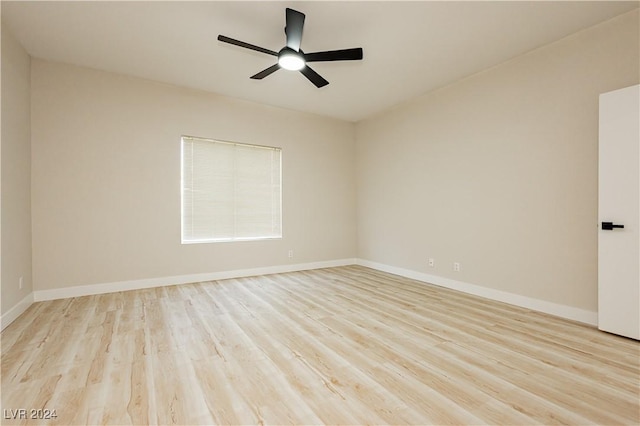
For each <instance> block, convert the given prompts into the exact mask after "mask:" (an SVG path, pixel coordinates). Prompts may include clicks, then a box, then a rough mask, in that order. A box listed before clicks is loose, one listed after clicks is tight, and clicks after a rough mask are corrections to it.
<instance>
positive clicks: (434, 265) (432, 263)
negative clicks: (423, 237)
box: [429, 257, 436, 268]
mask: <svg viewBox="0 0 640 426" xmlns="http://www.w3.org/2000/svg"><path fill="white" fill-rule="evenodd" d="M429 267H430V268H435V267H436V260H435V259H434V258H433V257H430V258H429Z"/></svg>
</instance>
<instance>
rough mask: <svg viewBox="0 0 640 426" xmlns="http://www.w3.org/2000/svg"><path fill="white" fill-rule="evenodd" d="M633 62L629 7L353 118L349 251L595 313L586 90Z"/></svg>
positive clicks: (631, 77)
mask: <svg viewBox="0 0 640 426" xmlns="http://www.w3.org/2000/svg"><path fill="white" fill-rule="evenodd" d="M639 63H640V58H639V43H638V11H637V10H636V11H634V12H632V13H629V14H626V15H623V16H621V17H618V18H615V19H613V20H611V21H608V22H605V23H603V24H600V25H598V26H596V27H592V28H590V29H587V30H585V31H582V32H579V33H577V34H574V35H572V36H570V37H567V38H565V39H563V40H560V41H558V42H556V43H553V44H550V45H547V46H545V47H542V48H540V49H537V50H534V51H532V52H529V53H528V54H526V55H523V56H520V57H518V58H516V59H514V60H512V61H509V62H507V63H504V64H502V65H499V66H496V67H494V68H492V69H489V70H487V71H484V72H482V73H479V74H476V75H474V76H472V77H469V78H467V79H465V80H462V81H460V82H458V83H455V84H453V85H451V86H448V87H446V88H443V89H441V90H438V91H436V92H433V93H430V94H427V95H425V96H422V97H419V98H418V99H416V100H414V101H412V102H410V103H408V104H403V105H401V106H399V107H397V108H395V109H394V110H392V111H389V112H387V113H385V114H381V115H379V116H377V117H374V118H372V119H369V120H366V121H364V122H361V123H359V124H358V125H357V128H356V135H357V136H356V139H357V154H356V158H357V191H358V256H359V257H360V258H363V259H366V260H369V261H373V262H379V263H382V264H386V265H390V266H394V267H398V268H405V269H409V270H413V271H418V272H422V273H428V274H432V275H437V276H441V277H444V278H449V279H454V280H458V281H462V282H465V283H470V284H475V285H479V286H484V287H489V288H492V289H496V290H501V291H506V292H510V293H515V294H517V295H522V296H526V297H530V298H535V299H539V300H543V301H548V302H554V303H558V304H563V305H568V306H571V307H576V308H581V309H586V310H589V311H596V310H597V226H598V224H597V206H598V204H597V201H598V188H597V183H598V168H597V166H598V161H597V155H598V95H599V94H600V93H603V92H607V91H610V90H613V89H617V88H621V87H626V86H630V85H633V84H636V83H638V80H639ZM429 257H432V258H435V260H436V267H435V268H429V267H428V265H427V259H428V258H429ZM454 261H458V262H461V264H462V271H461V272H455V273H454V272H453V271H452V263H453V262H454Z"/></svg>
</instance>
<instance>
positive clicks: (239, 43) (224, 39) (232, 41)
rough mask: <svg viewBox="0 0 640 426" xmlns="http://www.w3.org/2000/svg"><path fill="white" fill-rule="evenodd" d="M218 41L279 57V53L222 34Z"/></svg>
mask: <svg viewBox="0 0 640 426" xmlns="http://www.w3.org/2000/svg"><path fill="white" fill-rule="evenodd" d="M218 40H219V41H222V42H224V43H229V44H234V45H236V46H240V47H244V48H246V49H251V50H255V51H257V52H262V53H266V54H267V55H272V56H278V53H277V52H274V51H273V50H269V49H265V48H264V47H260V46H256V45H253V44H249V43H245V42H244V41H240V40H236V39H234V38H231V37H227V36H223V35H222V34H220V35H219V36H218Z"/></svg>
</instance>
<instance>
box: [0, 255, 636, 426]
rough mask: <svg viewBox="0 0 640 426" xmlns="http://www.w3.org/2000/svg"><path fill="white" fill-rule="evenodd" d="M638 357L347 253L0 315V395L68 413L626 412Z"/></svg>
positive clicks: (632, 406) (604, 338) (347, 418)
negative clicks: (344, 257) (333, 261)
mask: <svg viewBox="0 0 640 426" xmlns="http://www.w3.org/2000/svg"><path fill="white" fill-rule="evenodd" d="M639 358H640V344H639V343H638V342H636V341H633V340H629V339H625V338H621V337H617V336H613V335H609V334H606V333H602V332H599V331H598V330H595V329H593V328H591V327H587V326H583V325H580V324H577V323H573V322H569V321H564V320H561V319H557V318H554V317H551V316H547V315H544V314H540V313H536V312H531V311H528V310H525V309H520V308H516V307H513V306H509V305H505V304H500V303H495V302H490V301H487V300H484V299H480V298H476V297H472V296H469V295H464V294H461V293H457V292H454V291H450V290H446V289H442V288H439V287H435V286H429V285H425V284H423V283H418V282H416V281H411V280H408V279H405V278H401V277H397V276H394V275H389V274H384V273H381V272H377V271H373V270H371V269H367V268H363V267H358V266H349V267H341V268H330V269H322V270H316V271H308V272H296V273H288V274H279V275H269V276H261V277H252V278H243V279H231V280H224V281H218V282H205V283H199V284H192V285H181V286H173V287H164V288H157V289H149V290H139V291H130V292H121V293H113V294H107V295H100V296H87V297H79V298H74V299H65V300H56V301H49V302H42V303H36V304H34V305H33V306H31V307H30V308H29V310H28V311H27V312H25V313H24V314H23V315H22V316H21V317H20V318H18V320H16V321H15V322H14V323H13V324H11V325H10V326H9V327H7V329H6V330H5V331H4V332H3V333H2V408H3V417H7V411H6V410H17V409H20V408H23V409H26V410H27V416H29V415H30V413H29V411H28V410H30V409H48V410H56V414H57V418H56V419H55V421H35V420H29V421H28V422H32V423H40V424H64V425H70V424H318V423H327V424H365V423H366V424H421V425H424V424H510V425H515V424H517V425H525V424H526V425H532V424H576V425H577V424H606V425H612V424H634V425H637V424H639V423H640V405H639V392H640V366H639V363H640V359H639ZM12 412H13V411H9V413H12ZM9 417H10V415H9ZM25 422H27V421H25V420H7V419H4V420H3V424H18V423H25Z"/></svg>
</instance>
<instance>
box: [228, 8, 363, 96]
mask: <svg viewBox="0 0 640 426" xmlns="http://www.w3.org/2000/svg"><path fill="white" fill-rule="evenodd" d="M304 18H305V15H304V13H302V12H298V11H297V10H293V9H289V8H287V10H286V26H285V28H284V33H285V35H286V39H287V41H286V46H285V47H283V48H282V49H280V51H279V52H274V51H273V50H269V49H265V48H263V47H260V46H256V45H253V44H249V43H245V42H243V41H240V40H235V39H233V38H230V37H226V36H223V35H222V34H220V35H218V40H219V41H222V42H224V43H229V44H234V45H236V46H240V47H244V48H246V49H251V50H255V51H257V52H262V53H266V54H268V55H271V56H277V57H278V62H277V63H276V64H275V65H272V66H270V67H269V68H267V69H264V70H262V71H260V72H259V73H257V74H255V75H252V76H251V78H252V79H254V80H262V79H263V78H265V77H266V76H268V75H271V74H273V73H274V72H276V71H278V70H279V69H280V68H284V69H286V70H290V71H300V72H301V73H302V74H303V75H304V76H305V77H307V78H308V79H309V81H311V82H312V83H313V84H315V85H316V87H323V86H326V85H327V84H329V82H328V81H327V80H325V79H324V78H322V76H320V74H318V73H317V72H315V71H314V70H312V69H311V68H310V67H309V66H308V65H307V63H308V62H323V61H357V60H360V59H362V48H361V47H357V48H353V49H341V50H329V51H325V52H313V53H304V52H303V51H302V49H300V42H301V41H302V29H303V27H304Z"/></svg>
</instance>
